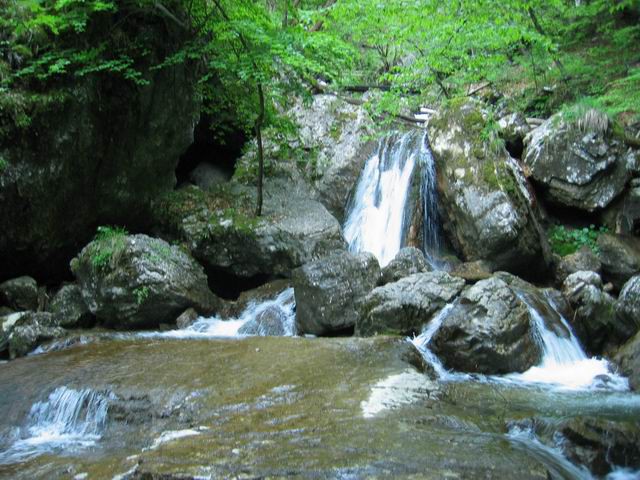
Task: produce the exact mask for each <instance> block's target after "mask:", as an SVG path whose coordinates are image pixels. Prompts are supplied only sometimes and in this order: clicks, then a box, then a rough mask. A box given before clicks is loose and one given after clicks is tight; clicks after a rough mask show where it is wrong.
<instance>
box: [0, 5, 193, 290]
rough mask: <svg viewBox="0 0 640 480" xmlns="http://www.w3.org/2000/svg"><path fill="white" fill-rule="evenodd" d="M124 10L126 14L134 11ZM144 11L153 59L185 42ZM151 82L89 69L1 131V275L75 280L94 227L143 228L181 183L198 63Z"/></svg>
mask: <svg viewBox="0 0 640 480" xmlns="http://www.w3.org/2000/svg"><path fill="white" fill-rule="evenodd" d="M174 13H176V14H177V15H179V16H180V14H179V13H177V12H174ZM105 15H108V13H105ZM118 15H122V17H126V8H125V7H123V9H120V11H119V12H118ZM119 18H120V17H119ZM141 18H144V21H140V22H138V23H137V24H136V28H135V31H136V32H137V33H136V34H140V35H143V36H144V39H145V40H144V43H145V45H146V47H147V48H148V55H147V56H146V57H145V60H148V62H149V65H157V64H158V63H160V62H162V60H163V59H164V56H165V55H167V56H170V55H171V51H170V50H171V48H172V46H175V48H176V49H180V48H181V46H182V45H183V44H184V42H185V41H186V40H187V39H186V38H184V31H182V30H181V31H180V32H177V31H176V30H174V29H173V28H172V26H171V25H170V24H169V23H166V22H164V21H163V20H162V19H161V18H160V17H159V16H158V17H154V16H145V17H141ZM118 24H120V22H116V21H115V20H113V28H112V30H111V31H112V32H114V33H113V35H122V37H124V38H121V41H123V42H124V41H127V42H131V43H133V42H134V41H135V40H136V39H132V38H129V39H126V36H127V35H128V34H129V33H130V32H126V33H125V32H122V31H118V29H117V27H116V25H118ZM86 34H87V35H90V32H87V33H86ZM100 35H104V34H103V33H101V34H100ZM119 38H120V37H119ZM137 67H140V68H141V69H143V70H144V65H137ZM145 79H146V80H148V81H149V84H148V85H146V86H137V85H134V84H133V82H131V81H130V80H126V79H124V78H122V77H118V76H116V75H107V74H104V75H100V76H91V75H88V76H87V77H84V79H82V80H81V81H75V82H74V84H73V85H71V86H68V87H67V88H63V89H61V90H58V91H53V92H51V98H52V100H51V101H49V102H48V103H47V104H46V105H44V106H40V107H36V108H34V109H33V111H36V112H38V113H37V114H34V115H33V117H32V121H31V123H30V125H29V126H28V127H24V128H21V127H19V126H16V128H15V130H14V131H12V132H10V133H9V134H8V138H9V139H10V140H9V141H6V142H5V141H3V140H4V139H2V138H0V157H3V158H4V159H6V161H7V162H8V165H9V166H8V168H7V169H5V170H3V172H2V173H1V174H0V205H2V208H0V231H2V232H3V234H2V235H1V236H0V265H2V272H0V275H1V276H2V277H4V278H6V277H8V276H10V275H14V274H16V272H20V273H23V272H28V273H29V274H31V275H38V278H47V279H53V280H58V279H60V278H65V277H67V276H68V262H69V260H70V259H71V258H72V257H73V255H75V254H76V253H77V251H78V250H79V248H81V247H82V245H84V244H85V243H86V242H87V241H89V240H90V239H91V237H92V235H93V233H94V231H95V226H96V225H101V224H116V225H129V227H130V228H133V227H139V228H143V227H144V226H145V225H146V224H147V220H148V207H149V204H150V202H151V201H152V200H153V199H154V198H156V197H157V196H158V195H159V194H161V193H164V192H167V191H170V190H171V189H172V188H173V187H174V185H175V181H176V180H175V174H174V171H175V168H176V165H177V163H178V158H179V156H180V154H181V153H183V152H184V150H185V149H186V148H187V147H188V146H189V144H190V143H191V142H192V141H193V127H194V123H195V118H196V116H197V115H198V113H199V104H198V101H197V100H196V85H195V80H196V78H195V69H192V68H190V67H187V66H186V65H183V64H180V65H174V66H169V67H167V68H162V69H159V70H155V71H152V72H149V73H147V74H145ZM114 92H117V94H114ZM12 123H13V122H12Z"/></svg>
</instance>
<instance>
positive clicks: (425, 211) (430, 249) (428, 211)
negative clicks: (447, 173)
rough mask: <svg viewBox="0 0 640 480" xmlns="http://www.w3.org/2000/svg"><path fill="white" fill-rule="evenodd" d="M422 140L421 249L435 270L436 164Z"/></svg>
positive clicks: (438, 241) (437, 235) (437, 223)
mask: <svg viewBox="0 0 640 480" xmlns="http://www.w3.org/2000/svg"><path fill="white" fill-rule="evenodd" d="M427 142H428V139H427V138H426V136H425V138H424V140H423V141H422V143H421V145H420V148H421V157H420V158H421V159H422V162H423V164H422V183H421V184H420V196H421V198H422V249H423V251H424V254H425V256H426V257H427V261H428V262H429V263H430V264H431V266H432V267H434V268H435V269H437V267H438V264H439V262H438V260H437V255H438V252H439V251H440V248H441V246H442V245H441V243H442V240H441V235H440V218H439V217H438V190H437V185H436V163H435V160H434V158H433V154H432V153H431V148H430V147H429V146H428V144H427Z"/></svg>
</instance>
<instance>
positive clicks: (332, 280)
mask: <svg viewBox="0 0 640 480" xmlns="http://www.w3.org/2000/svg"><path fill="white" fill-rule="evenodd" d="M379 278H380V266H379V264H378V261H377V260H376V258H375V257H374V256H373V255H372V254H370V253H358V254H352V253H349V252H336V253H334V254H332V255H330V256H327V257H325V258H322V259H320V260H317V261H315V262H312V263H308V264H306V265H304V266H303V267H301V268H299V269H296V270H294V271H293V276H292V279H293V288H294V291H295V300H296V327H297V329H298V331H299V332H301V333H311V334H314V335H326V334H330V333H333V332H340V331H344V330H347V329H350V328H353V327H354V326H355V325H356V322H357V321H358V318H359V316H360V311H361V307H362V305H363V303H364V300H365V297H366V296H367V295H368V294H369V292H371V290H373V288H374V287H375V286H376V284H377V283H378V280H379Z"/></svg>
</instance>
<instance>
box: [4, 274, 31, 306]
mask: <svg viewBox="0 0 640 480" xmlns="http://www.w3.org/2000/svg"><path fill="white" fill-rule="evenodd" d="M0 303H2V304H5V305H7V306H9V307H11V308H13V309H14V310H20V311H23V310H33V311H35V310H37V309H38V284H37V283H36V281H35V280H34V279H33V278H31V277H27V276H24V277H18V278H14V279H12V280H7V281H6V282H4V283H2V284H0Z"/></svg>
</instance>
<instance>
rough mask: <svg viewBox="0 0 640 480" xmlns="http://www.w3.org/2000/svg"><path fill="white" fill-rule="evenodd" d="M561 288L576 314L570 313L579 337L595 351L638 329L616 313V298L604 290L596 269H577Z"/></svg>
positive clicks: (606, 348)
mask: <svg viewBox="0 0 640 480" xmlns="http://www.w3.org/2000/svg"><path fill="white" fill-rule="evenodd" d="M562 292H563V294H564V296H565V298H566V299H567V300H568V301H569V303H570V304H571V307H572V308H573V310H574V312H575V314H574V315H573V317H571V321H572V323H573V327H574V329H575V330H576V334H577V335H578V338H580V341H581V342H582V343H583V345H585V347H586V348H587V350H588V352H589V353H590V354H592V355H600V354H602V353H605V352H609V351H611V350H612V349H613V348H615V347H616V346H618V345H620V344H621V343H623V342H624V341H625V340H627V339H628V338H629V337H630V336H631V335H633V334H634V333H635V329H634V328H633V327H632V325H633V324H632V325H629V324H627V323H625V322H623V321H621V320H620V318H619V317H617V316H616V301H615V299H614V298H613V297H612V296H611V295H609V294H608V293H605V292H604V291H603V290H602V280H601V279H600V276H599V275H598V274H597V273H595V272H576V273H573V274H571V275H569V277H567V279H566V280H565V281H564V284H563V287H562Z"/></svg>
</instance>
